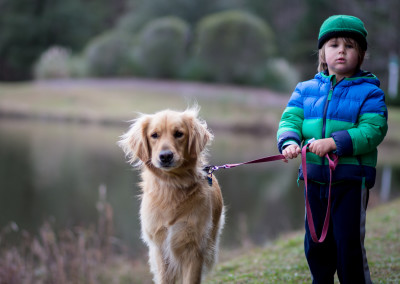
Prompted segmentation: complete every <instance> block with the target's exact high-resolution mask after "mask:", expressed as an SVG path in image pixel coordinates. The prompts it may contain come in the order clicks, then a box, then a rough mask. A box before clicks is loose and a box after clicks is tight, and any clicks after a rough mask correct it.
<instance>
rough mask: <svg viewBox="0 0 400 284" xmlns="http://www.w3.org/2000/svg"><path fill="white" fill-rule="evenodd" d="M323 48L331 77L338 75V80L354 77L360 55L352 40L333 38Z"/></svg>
mask: <svg viewBox="0 0 400 284" xmlns="http://www.w3.org/2000/svg"><path fill="white" fill-rule="evenodd" d="M323 48H325V63H326V64H327V65H328V70H329V75H336V77H337V80H341V79H342V78H343V77H351V76H353V75H354V73H355V72H356V71H357V69H358V66H359V62H358V61H359V54H358V51H357V48H356V45H355V42H354V41H353V40H352V39H344V38H332V39H330V40H329V41H328V42H326V44H325V45H324V47H323Z"/></svg>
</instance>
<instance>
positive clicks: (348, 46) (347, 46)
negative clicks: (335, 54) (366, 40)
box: [346, 44, 354, 48]
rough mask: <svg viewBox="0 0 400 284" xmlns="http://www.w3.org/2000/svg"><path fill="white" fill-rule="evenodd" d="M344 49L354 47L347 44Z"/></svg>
mask: <svg viewBox="0 0 400 284" xmlns="http://www.w3.org/2000/svg"><path fill="white" fill-rule="evenodd" d="M346 48H354V46H353V45H352V44H347V45H346Z"/></svg>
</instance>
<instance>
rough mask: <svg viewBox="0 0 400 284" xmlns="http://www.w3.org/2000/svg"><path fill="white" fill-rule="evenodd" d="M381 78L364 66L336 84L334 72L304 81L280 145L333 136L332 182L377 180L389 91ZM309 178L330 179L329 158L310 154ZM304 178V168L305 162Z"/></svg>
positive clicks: (293, 100) (287, 116) (288, 113)
mask: <svg viewBox="0 0 400 284" xmlns="http://www.w3.org/2000/svg"><path fill="white" fill-rule="evenodd" d="M379 85H380V82H379V80H378V78H377V77H376V76H375V75H373V74H371V73H369V72H365V71H360V72H358V73H357V74H356V75H355V76H353V77H351V78H344V79H343V80H341V81H340V82H338V83H336V77H335V76H334V75H332V76H328V75H327V74H325V73H322V72H321V73H318V74H317V75H316V76H315V78H314V79H312V80H309V81H306V82H301V83H299V84H298V85H297V87H296V89H295V91H294V92H293V94H292V96H291V98H290V100H289V103H288V105H287V107H286V109H285V110H284V112H283V114H282V118H281V122H280V124H279V129H278V133H277V139H278V149H279V151H280V152H282V148H283V147H284V146H285V145H287V144H288V143H297V144H298V145H301V144H302V143H303V144H306V143H307V142H308V141H309V140H310V139H312V138H315V139H321V138H328V137H332V138H333V139H334V141H335V143H336V147H337V150H336V153H337V155H338V156H339V164H338V166H337V168H336V170H335V171H334V175H333V181H334V182H337V181H343V180H362V179H363V178H365V179H364V180H365V182H366V186H367V187H368V188H370V187H372V186H373V185H374V183H375V175H376V170H375V167H376V162H377V146H378V145H379V144H380V143H381V142H382V140H383V138H384V137H385V135H386V132H387V107H386V104H385V95H384V93H383V91H382V90H381V89H380V88H379ZM307 174H308V178H309V179H311V180H314V181H316V182H321V183H327V182H329V167H328V163H327V161H326V158H321V157H319V156H317V155H315V154H313V153H307ZM299 176H300V178H303V176H302V170H301V167H300V172H299Z"/></svg>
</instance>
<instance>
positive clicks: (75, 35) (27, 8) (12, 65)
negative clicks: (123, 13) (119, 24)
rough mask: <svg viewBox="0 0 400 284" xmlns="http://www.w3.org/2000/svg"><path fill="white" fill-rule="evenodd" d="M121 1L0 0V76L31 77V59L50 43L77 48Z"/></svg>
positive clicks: (109, 18) (106, 21) (108, 18)
mask: <svg viewBox="0 0 400 284" xmlns="http://www.w3.org/2000/svg"><path fill="white" fill-rule="evenodd" d="M122 1H124V0H119V1H113V4H109V1H106V0H101V1H84V0H68V1H61V0H54V1H45V0H36V1H32V0H3V1H1V2H0V80H22V79H29V78H31V68H32V65H33V63H34V62H35V61H36V60H37V59H38V57H39V56H40V54H41V53H42V52H43V51H45V50H46V49H48V48H49V47H50V46H53V45H60V46H65V47H67V48H70V49H71V50H72V51H77V50H79V49H81V48H82V47H83V46H84V44H85V43H86V42H87V41H88V40H89V39H90V38H91V37H93V36H94V35H95V34H96V33H98V32H99V31H101V30H104V29H105V27H106V26H107V25H110V24H112V22H113V17H115V13H116V9H118V5H120V4H121V3H122Z"/></svg>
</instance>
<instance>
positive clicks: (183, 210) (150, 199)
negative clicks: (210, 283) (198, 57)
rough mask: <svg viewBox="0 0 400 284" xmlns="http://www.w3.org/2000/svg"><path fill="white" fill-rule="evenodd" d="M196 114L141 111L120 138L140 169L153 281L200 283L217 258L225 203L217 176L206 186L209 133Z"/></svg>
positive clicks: (143, 221) (142, 216)
mask: <svg viewBox="0 0 400 284" xmlns="http://www.w3.org/2000/svg"><path fill="white" fill-rule="evenodd" d="M197 114H198V108H191V109H187V110H186V111H184V112H176V111H171V110H164V111H161V112H158V113H156V114H152V115H141V116H140V117H139V118H138V119H136V120H134V121H133V124H132V125H131V128H130V130H129V131H128V132H127V133H125V134H124V135H122V136H121V140H120V141H119V145H120V146H121V147H122V149H123V150H124V152H125V154H126V155H127V157H128V159H129V162H130V163H132V164H133V163H136V165H139V166H140V167H141V177H142V182H141V183H140V185H141V189H142V196H141V199H142V200H141V207H140V219H141V226H142V239H143V240H144V242H145V243H146V244H147V246H148V247H149V264H150V269H151V272H152V273H153V276H154V279H153V280H154V282H156V283H168V284H170V283H175V282H179V283H184V284H194V283H200V282H201V278H202V275H203V273H204V272H206V271H207V270H209V269H211V267H212V266H213V264H214V263H215V260H216V257H217V251H218V243H219V235H220V233H221V230H222V227H223V224H224V207H223V200H222V194H221V190H220V188H219V185H218V182H217V180H216V179H215V178H214V177H213V181H212V186H210V185H209V184H208V181H207V177H206V173H205V172H204V171H203V167H204V166H205V162H206V161H205V149H206V145H207V144H208V142H210V141H211V140H212V138H213V135H212V134H211V133H210V132H209V131H208V129H207V125H206V123H205V122H204V121H202V120H200V119H199V118H198V117H197Z"/></svg>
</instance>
